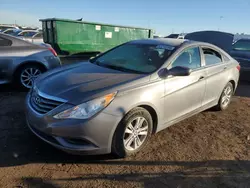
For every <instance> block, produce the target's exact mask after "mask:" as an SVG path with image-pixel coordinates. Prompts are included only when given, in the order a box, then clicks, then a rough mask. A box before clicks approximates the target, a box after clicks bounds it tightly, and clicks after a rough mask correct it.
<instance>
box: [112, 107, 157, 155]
mask: <svg viewBox="0 0 250 188" xmlns="http://www.w3.org/2000/svg"><path fill="white" fill-rule="evenodd" d="M152 128H153V121H152V117H151V115H150V113H149V112H148V111H147V110H145V109H144V108H141V107H137V108H134V109H133V110H131V111H130V112H129V113H128V114H127V115H125V117H124V118H123V119H122V121H121V122H120V123H119V125H118V127H117V129H116V131H115V134H114V137H113V142H112V153H114V154H116V155H118V156H119V157H125V156H129V155H132V154H134V153H137V152H138V151H139V150H141V149H142V148H143V147H144V146H145V145H146V143H147V141H148V139H149V138H150V136H151V134H152Z"/></svg>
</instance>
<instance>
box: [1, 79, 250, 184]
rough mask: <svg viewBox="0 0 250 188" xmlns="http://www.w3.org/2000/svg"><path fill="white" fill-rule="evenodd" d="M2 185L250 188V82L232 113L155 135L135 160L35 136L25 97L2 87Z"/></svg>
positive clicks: (202, 115)
mask: <svg viewBox="0 0 250 188" xmlns="http://www.w3.org/2000/svg"><path fill="white" fill-rule="evenodd" d="M0 90H1V91H2V92H0V187H17V188H23V187H46V188H57V187H130V188H132V187H156V188H160V187H167V188H177V187H178V188H196V187H197V188H213V187H218V188H228V187H233V188H234V187H235V188H236V187H237V188H249V187H250V84H247V83H242V84H241V85H240V87H239V88H238V91H237V93H236V96H235V97H234V98H233V101H232V104H231V106H230V108H229V109H228V110H226V111H225V112H213V111H206V112H203V113H200V114H198V115H196V116H194V117H192V118H189V119H187V120H185V121H183V122H181V123H178V124H177V125H174V126H171V127H170V128H168V129H166V130H163V131H161V132H159V133H158V134H156V135H154V136H153V137H152V138H151V140H150V142H149V144H148V145H147V146H146V148H145V149H144V150H143V151H142V152H140V153H138V154H137V155H136V156H132V157H128V158H126V159H114V158H113V157H112V156H111V155H104V156H72V155H68V154H65V153H63V152H61V151H59V150H57V149H55V148H53V147H51V146H49V145H48V144H46V143H44V142H42V141H40V140H39V139H38V138H36V137H35V136H34V135H32V134H31V133H30V131H29V130H28V128H27V126H26V124H25V116H24V98H25V95H26V94H25V93H21V92H17V91H13V90H12V89H11V88H9V87H8V86H7V87H2V86H0Z"/></svg>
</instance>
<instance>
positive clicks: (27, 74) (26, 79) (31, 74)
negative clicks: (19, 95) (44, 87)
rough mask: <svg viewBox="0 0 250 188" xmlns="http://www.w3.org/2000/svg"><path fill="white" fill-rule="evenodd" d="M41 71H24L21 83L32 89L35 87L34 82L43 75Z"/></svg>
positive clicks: (28, 69)
mask: <svg viewBox="0 0 250 188" xmlns="http://www.w3.org/2000/svg"><path fill="white" fill-rule="evenodd" d="M41 73H42V72H41V70H39V69H38V68H34V67H29V68H26V69H24V70H23V71H22V73H21V76H20V81H21V83H22V85H23V86H24V87H26V88H28V89H30V88H31V87H32V85H33V82H34V80H35V79H36V78H37V77H38V76H39V75H40V74H41Z"/></svg>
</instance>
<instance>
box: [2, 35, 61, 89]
mask: <svg viewBox="0 0 250 188" xmlns="http://www.w3.org/2000/svg"><path fill="white" fill-rule="evenodd" d="M59 66H61V62H60V59H59V58H58V57H57V54H56V52H55V51H54V49H53V48H51V47H49V46H46V45H36V44H32V43H30V42H26V41H24V40H21V39H18V38H16V37H13V36H10V35H6V34H0V84H6V83H11V82H15V83H17V84H19V85H20V86H22V87H24V88H31V87H32V85H33V81H34V79H36V78H37V77H38V76H39V75H40V74H41V73H43V72H45V71H47V70H49V69H53V68H56V67H59Z"/></svg>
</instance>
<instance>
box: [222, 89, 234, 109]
mask: <svg viewBox="0 0 250 188" xmlns="http://www.w3.org/2000/svg"><path fill="white" fill-rule="evenodd" d="M232 93H233V88H232V87H231V86H230V85H228V86H227V87H226V88H225V89H224V92H223V96H222V99H221V105H222V106H223V107H227V106H228V105H229V103H230V101H231V97H232Z"/></svg>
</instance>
